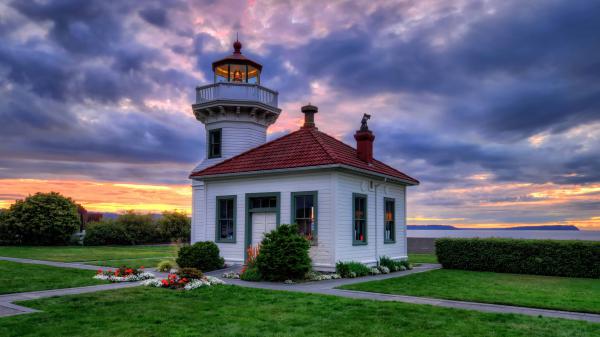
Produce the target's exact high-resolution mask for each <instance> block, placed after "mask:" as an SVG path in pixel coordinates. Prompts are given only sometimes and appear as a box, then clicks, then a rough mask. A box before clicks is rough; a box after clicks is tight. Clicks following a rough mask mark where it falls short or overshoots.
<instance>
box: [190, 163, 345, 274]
mask: <svg viewBox="0 0 600 337" xmlns="http://www.w3.org/2000/svg"><path fill="white" fill-rule="evenodd" d="M333 175H334V174H333V173H328V172H320V173H317V172H315V173H304V174H288V175H273V176H270V177H252V178H245V179H243V178H237V179H227V180H220V181H208V182H205V185H204V188H205V189H206V203H204V200H203V199H202V198H203V196H201V194H200V193H195V194H194V195H193V198H194V204H196V202H197V203H198V204H197V205H198V211H196V210H195V211H194V216H197V217H200V218H201V219H202V218H204V219H206V220H205V222H204V221H203V220H199V221H196V220H194V222H193V223H194V226H195V227H196V228H194V229H193V232H194V233H206V235H205V236H204V237H202V236H201V235H194V240H195V241H199V240H201V239H200V238H204V239H205V240H211V241H212V240H214V239H215V218H216V215H215V211H216V197H217V196H226V195H236V196H237V213H236V215H237V221H236V242H235V243H218V246H219V249H220V251H221V255H222V256H223V257H224V258H225V259H226V260H227V261H229V262H242V261H243V259H244V249H245V247H244V243H245V228H246V224H245V222H246V214H245V211H246V210H245V200H246V193H265V192H280V193H281V199H280V223H282V224H285V223H290V220H291V215H290V206H291V193H292V192H302V191H318V214H317V225H318V244H317V245H316V246H312V247H311V250H310V256H311V258H312V260H313V264H314V265H315V267H318V268H322V269H323V268H324V269H332V268H334V267H335V259H334V258H333V256H334V252H333V248H334V240H333V233H332V226H331V224H332V218H331V208H332V202H331V200H332V195H331V186H332V185H333V184H332V177H333ZM204 205H206V208H205V207H204ZM195 241H194V242H195Z"/></svg>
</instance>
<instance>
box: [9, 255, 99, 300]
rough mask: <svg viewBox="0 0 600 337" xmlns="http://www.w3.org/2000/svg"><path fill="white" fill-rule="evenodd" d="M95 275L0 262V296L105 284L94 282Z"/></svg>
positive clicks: (63, 269) (79, 271)
mask: <svg viewBox="0 0 600 337" xmlns="http://www.w3.org/2000/svg"><path fill="white" fill-rule="evenodd" d="M95 274H96V272H94V271H91V270H80V269H71V268H57V267H50V266H44V265H39V264H26V263H16V262H9V261H0V294H9V293H18V292H25V291H36V290H48V289H59V288H73V287H83V286H90V285H95V284H102V283H106V282H103V281H98V280H94V279H93V276H94V275H95Z"/></svg>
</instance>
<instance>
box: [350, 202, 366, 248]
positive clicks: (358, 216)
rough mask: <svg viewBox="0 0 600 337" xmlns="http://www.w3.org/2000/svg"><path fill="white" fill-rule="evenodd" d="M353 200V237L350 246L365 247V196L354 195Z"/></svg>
mask: <svg viewBox="0 0 600 337" xmlns="http://www.w3.org/2000/svg"><path fill="white" fill-rule="evenodd" d="M352 199H353V202H352V204H353V213H352V220H353V221H352V222H353V226H354V228H353V232H354V234H353V237H352V244H354V245H366V244H367V196H366V195H364V194H358V193H354V194H352Z"/></svg>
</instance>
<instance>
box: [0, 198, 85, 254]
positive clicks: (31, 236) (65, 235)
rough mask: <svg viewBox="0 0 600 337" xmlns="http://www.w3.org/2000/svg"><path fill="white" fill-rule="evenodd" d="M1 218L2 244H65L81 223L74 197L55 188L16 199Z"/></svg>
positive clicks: (0, 237)
mask: <svg viewBox="0 0 600 337" xmlns="http://www.w3.org/2000/svg"><path fill="white" fill-rule="evenodd" d="M1 218H2V221H1V224H0V243H1V244H17V245H64V244H67V243H69V240H70V238H71V235H72V234H73V233H74V232H75V231H77V230H78V229H79V225H80V219H79V215H78V213H77V206H76V205H75V203H74V202H73V200H71V199H70V198H67V197H64V196H62V195H60V194H59V193H56V192H50V193H36V194H34V195H30V196H28V197H27V198H25V199H24V200H17V201H16V202H15V203H14V204H13V205H11V206H10V208H9V210H8V211H7V212H6V213H4V212H3V215H2V216H1Z"/></svg>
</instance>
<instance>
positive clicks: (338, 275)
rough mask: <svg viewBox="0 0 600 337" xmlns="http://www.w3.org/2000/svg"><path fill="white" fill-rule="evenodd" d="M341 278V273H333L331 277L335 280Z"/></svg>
mask: <svg viewBox="0 0 600 337" xmlns="http://www.w3.org/2000/svg"><path fill="white" fill-rule="evenodd" d="M340 278H342V277H341V276H340V274H331V279H333V280H337V279H340Z"/></svg>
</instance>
